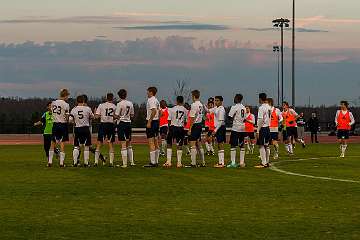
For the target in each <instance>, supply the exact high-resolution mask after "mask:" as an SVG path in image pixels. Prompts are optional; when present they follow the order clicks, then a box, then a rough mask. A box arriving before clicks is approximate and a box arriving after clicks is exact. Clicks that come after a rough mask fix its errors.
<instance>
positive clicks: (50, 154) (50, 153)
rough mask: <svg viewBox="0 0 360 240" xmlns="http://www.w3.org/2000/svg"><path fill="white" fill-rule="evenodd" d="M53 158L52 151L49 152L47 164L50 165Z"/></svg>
mask: <svg viewBox="0 0 360 240" xmlns="http://www.w3.org/2000/svg"><path fill="white" fill-rule="evenodd" d="M53 157H54V150H50V151H49V159H48V163H50V164H52V160H53Z"/></svg>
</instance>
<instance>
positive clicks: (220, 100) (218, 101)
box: [215, 96, 224, 107]
mask: <svg viewBox="0 0 360 240" xmlns="http://www.w3.org/2000/svg"><path fill="white" fill-rule="evenodd" d="M223 101H224V98H223V97H222V96H216V97H215V106H217V107H219V106H221V105H222V104H223Z"/></svg>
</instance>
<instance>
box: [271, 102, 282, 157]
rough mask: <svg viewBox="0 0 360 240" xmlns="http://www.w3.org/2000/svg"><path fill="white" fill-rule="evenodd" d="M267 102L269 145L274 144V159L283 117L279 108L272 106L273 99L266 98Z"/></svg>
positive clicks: (277, 153) (277, 152)
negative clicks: (268, 109) (269, 111)
mask: <svg viewBox="0 0 360 240" xmlns="http://www.w3.org/2000/svg"><path fill="white" fill-rule="evenodd" d="M268 104H269V105H270V107H271V119H270V136H271V145H273V146H274V150H275V151H274V159H278V158H279V127H280V126H281V124H282V121H283V117H282V114H281V111H280V109H278V108H276V107H274V100H273V99H272V98H268Z"/></svg>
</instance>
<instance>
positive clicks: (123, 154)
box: [121, 148, 128, 167]
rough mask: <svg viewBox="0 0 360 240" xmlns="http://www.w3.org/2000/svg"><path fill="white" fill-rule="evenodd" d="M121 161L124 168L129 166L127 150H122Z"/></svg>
mask: <svg viewBox="0 0 360 240" xmlns="http://www.w3.org/2000/svg"><path fill="white" fill-rule="evenodd" d="M121 159H122V163H123V167H126V166H127V160H128V151H127V149H126V148H125V149H121Z"/></svg>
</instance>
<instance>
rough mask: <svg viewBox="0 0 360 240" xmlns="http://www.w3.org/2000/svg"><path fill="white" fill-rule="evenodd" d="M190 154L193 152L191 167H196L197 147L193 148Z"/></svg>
mask: <svg viewBox="0 0 360 240" xmlns="http://www.w3.org/2000/svg"><path fill="white" fill-rule="evenodd" d="M190 152H191V165H193V166H196V155H197V150H196V147H191V148H190Z"/></svg>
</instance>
